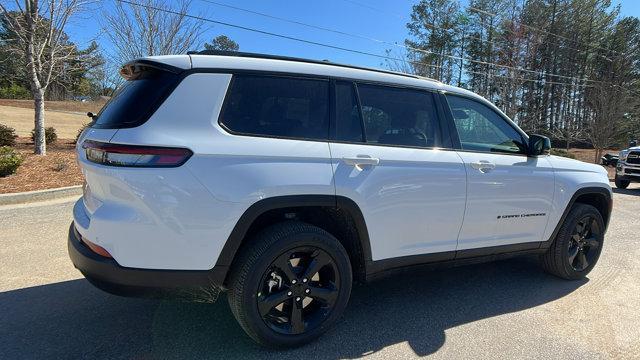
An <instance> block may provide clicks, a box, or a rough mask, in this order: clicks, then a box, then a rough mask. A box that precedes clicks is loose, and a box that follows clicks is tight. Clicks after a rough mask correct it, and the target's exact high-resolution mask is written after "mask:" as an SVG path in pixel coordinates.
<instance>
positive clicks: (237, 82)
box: [219, 75, 329, 140]
mask: <svg viewBox="0 0 640 360" xmlns="http://www.w3.org/2000/svg"><path fill="white" fill-rule="evenodd" d="M219 122H220V124H221V125H222V126H223V127H225V128H226V129H227V130H229V131H230V132H232V133H238V134H243V135H257V136H269V137H284V138H296V139H310V140H326V139H328V135H329V81H328V80H321V79H320V80H318V79H303V78H292V77H278V76H260V75H234V76H233V79H232V81H231V85H230V88H229V90H228V91H227V96H226V98H225V102H224V105H223V109H222V113H221V115H220V121H219Z"/></svg>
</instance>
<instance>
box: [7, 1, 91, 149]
mask: <svg viewBox="0 0 640 360" xmlns="http://www.w3.org/2000/svg"><path fill="white" fill-rule="evenodd" d="M86 3H87V2H86V1H83V0H44V1H42V3H41V2H40V1H38V0H25V1H24V3H23V4H21V2H20V1H18V0H15V7H16V9H15V10H9V9H8V8H7V6H5V5H3V4H0V13H1V14H2V15H3V16H4V18H5V21H4V24H3V25H4V26H5V27H6V28H7V29H6V30H8V31H9V32H10V33H11V34H13V36H14V38H13V39H11V41H8V42H7V43H8V46H9V48H10V51H11V52H12V53H14V54H15V55H16V56H18V57H20V58H22V59H24V63H25V65H26V70H27V71H26V73H27V77H28V81H29V84H30V87H31V94H32V95H33V101H34V124H35V136H34V143H35V153H36V154H39V155H46V153H47V145H46V141H45V133H44V127H45V126H44V95H45V92H46V91H47V88H48V87H49V85H51V83H52V82H54V81H55V80H56V78H57V77H58V76H59V75H60V74H61V70H62V69H63V67H64V70H66V71H68V70H69V68H68V66H74V65H73V63H74V62H73V61H71V60H73V59H74V58H75V57H76V56H77V49H76V47H75V45H74V44H72V43H71V42H69V41H68V39H67V36H66V35H65V33H64V28H65V27H66V25H67V23H68V22H69V20H70V18H71V17H72V16H73V15H75V14H76V13H78V12H79V11H80V10H81V9H82V7H83V6H84V5H85V4H86ZM78 65H80V64H78Z"/></svg>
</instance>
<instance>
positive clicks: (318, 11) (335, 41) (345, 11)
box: [67, 0, 640, 67]
mask: <svg viewBox="0 0 640 360" xmlns="http://www.w3.org/2000/svg"><path fill="white" fill-rule="evenodd" d="M113 1H114V0H103V1H102V2H101V3H99V5H95V7H94V8H93V9H92V10H91V11H88V12H87V13H85V14H83V15H81V16H79V17H77V18H76V19H74V21H73V22H72V23H71V24H69V26H68V28H67V32H68V33H69V35H70V36H71V38H72V40H73V41H75V42H77V43H78V44H80V45H81V46H82V47H83V46H85V45H86V44H87V42H89V41H90V40H91V39H93V38H96V37H97V40H98V42H99V43H100V45H101V46H103V47H104V48H105V50H107V51H108V50H109V49H110V46H109V44H108V43H107V39H106V37H105V36H100V35H99V33H100V28H101V20H100V14H101V11H104V10H105V9H108V8H109V7H111V6H112V5H113ZM134 1H135V0H134ZM192 1H193V3H192V10H191V13H193V14H196V15H201V16H204V17H207V18H211V19H215V20H219V21H223V22H228V23H233V24H237V25H241V26H246V27H251V28H257V29H261V30H266V31H269V32H274V33H278V34H283V35H287V36H293V37H299V38H304V39H306V40H310V41H315V42H320V43H326V44H331V45H335V46H340V47H345V48H351V49H357V50H361V51H365V52H370V53H376V54H381V55H383V54H384V51H385V49H389V48H394V47H393V46H390V45H388V44H379V43H375V42H372V41H368V40H363V39H354V38H351V37H347V36H343V35H340V34H335V33H329V32H325V31H321V30H316V29H310V28H308V27H304V26H300V25H296V24H290V23H285V22H282V21H278V20H274V19H267V18H264V17H262V16H259V15H253V14H248V13H245V12H242V11H237V10H233V9H229V8H225V7H221V6H216V5H213V4H210V3H207V2H204V1H203V0H192ZM214 1H216V2H219V3H223V4H229V5H234V6H236V7H240V8H245V9H250V10H253V11H257V12H261V13H266V14H269V15H273V16H277V17H282V18H287V19H291V20H295V21H299V22H303V23H307V24H312V25H316V26H320V27H325V28H330V29H334V30H338V31H343V32H347V33H352V34H358V35H364V36H367V37H370V38H375V39H379V40H383V41H386V42H391V43H393V42H398V43H402V42H403V40H404V39H405V38H406V36H407V29H406V26H405V25H406V23H407V21H408V20H409V14H410V12H411V6H412V4H414V3H415V2H417V0H415V1H410V0H325V1H292V0H290V1H278V0H214ZM461 3H462V4H466V3H467V1H466V0H462V1H461ZM613 4H614V5H616V4H621V6H622V15H623V16H636V17H640V0H613ZM372 8H375V10H374V9H372ZM207 26H208V27H209V28H208V30H207V32H206V33H205V36H204V40H209V39H211V38H213V37H215V36H217V35H219V34H225V35H227V36H229V37H230V38H232V39H233V40H235V41H236V42H238V43H239V44H240V49H241V50H242V51H248V52H259V53H271V54H279V55H289V56H298V57H306V58H312V59H329V60H331V61H335V62H342V63H350V64H358V65H364V66H374V67H378V66H380V64H381V63H382V62H383V60H382V59H379V58H375V57H371V56H367V55H361V54H353V53H348V52H344V51H340V50H335V49H328V48H323V47H319V46H315V45H311V44H303V43H299V42H294V41H290V40H286V39H279V38H275V37H271V36H267V35H261V34H256V33H253V32H248V31H244V30H239V29H234V28H230V27H227V26H223V25H214V24H207ZM394 50H401V49H400V48H394Z"/></svg>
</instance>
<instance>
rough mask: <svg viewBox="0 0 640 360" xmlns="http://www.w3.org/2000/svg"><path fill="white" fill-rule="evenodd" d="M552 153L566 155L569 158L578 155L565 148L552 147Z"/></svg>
mask: <svg viewBox="0 0 640 360" xmlns="http://www.w3.org/2000/svg"><path fill="white" fill-rule="evenodd" d="M551 155H557V156H562V157H566V158H569V159H575V158H576V156H575V155H573V154H572V153H570V152H568V151H567V150H564V149H551Z"/></svg>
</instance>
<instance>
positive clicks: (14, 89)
mask: <svg viewBox="0 0 640 360" xmlns="http://www.w3.org/2000/svg"><path fill="white" fill-rule="evenodd" d="M0 98H2V99H30V98H31V93H29V90H27V88H25V87H24V86H20V85H17V84H11V85H9V86H5V87H0Z"/></svg>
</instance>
